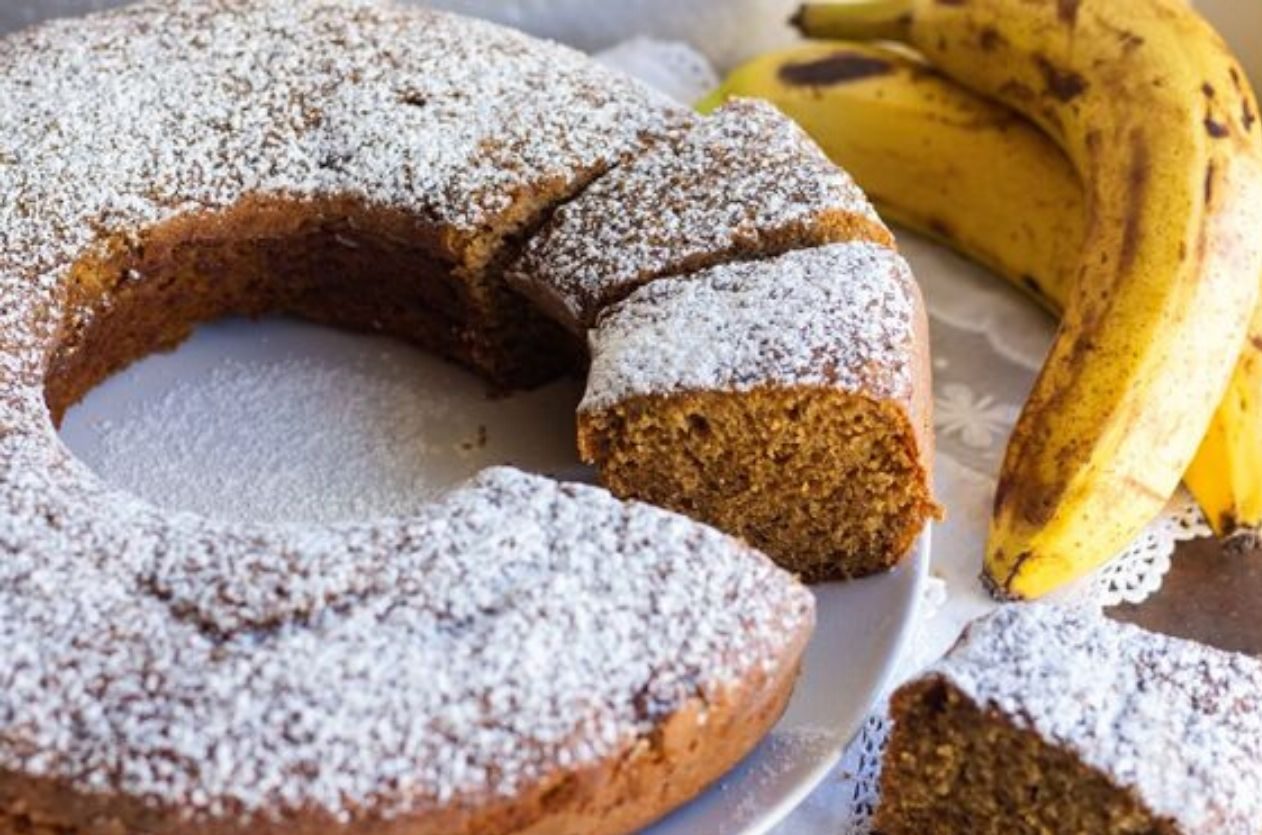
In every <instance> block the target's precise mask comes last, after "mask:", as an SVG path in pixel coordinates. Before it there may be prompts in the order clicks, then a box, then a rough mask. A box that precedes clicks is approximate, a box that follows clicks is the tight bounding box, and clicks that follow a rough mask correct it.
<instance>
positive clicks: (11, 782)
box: [0, 630, 809, 835]
mask: <svg viewBox="0 0 1262 835" xmlns="http://www.w3.org/2000/svg"><path fill="white" fill-rule="evenodd" d="M808 637H809V630H805V631H801V632H799V634H798V636H797V638H796V639H795V641H794V643H793V645H792V646H790V647H788V648H787V650H786V652H784V653H783V655H782V656H781V657H780V658H779V659H778V660H777V662H776V663H775V664H774V665H773V666H771V667H770V668H768V669H767V670H763V671H759V672H758V673H757V674H755V675H752V676H750V677H749V678H748V679H747V680H745V681H744V682H742V683H741V684H740V685H738V686H736V687H734V688H732V689H730V690H725V691H722V692H720V693H718V694H717V695H715V696H714V697H712V698H710V699H708V700H704V701H703V700H699V699H694V700H690V701H689V702H687V703H686V704H684V705H683V706H681V707H680V709H679V710H677V711H675V712H674V713H673V714H672V715H671V716H670V717H669V718H667V719H665V720H664V721H663V722H661V723H660V724H659V726H658V727H657V729H656V730H655V731H654V733H652V734H651V735H648V736H645V737H643V738H639V739H637V740H635V741H634V743H633V744H631V745H630V746H627V747H625V748H623V749H622V750H620V751H618V752H616V753H614V754H611V755H610V756H608V757H607V758H605V760H603V761H602V762H601V763H599V764H597V765H595V766H590V767H587V768H584V769H580V770H576V771H572V772H569V773H566V772H564V771H561V772H558V774H557V779H554V780H549V781H546V782H545V783H543V784H542V785H539V786H537V787H535V788H533V789H531V790H529V791H526V792H523V793H522V794H520V795H518V796H516V797H513V798H511V799H500V800H495V799H492V800H490V801H488V802H487V803H485V804H482V805H480V806H474V807H464V808H451V809H447V810H438V811H433V812H430V813H428V814H425V815H423V816H401V817H398V818H395V819H390V820H383V819H367V820H363V821H359V822H356V823H354V824H350V825H346V824H340V823H339V822H337V821H336V820H332V819H330V818H329V816H328V815H326V814H319V813H316V814H303V813H295V814H292V815H290V816H288V817H286V818H285V819H283V820H280V821H273V820H266V819H260V820H254V821H251V822H249V823H246V824H239V823H223V822H220V823H215V822H206V823H199V822H191V821H186V820H181V819H180V817H179V813H178V812H174V813H171V814H169V815H168V814H164V813H159V812H155V811H154V810H153V809H151V808H147V807H144V806H140V805H138V804H136V803H134V802H130V801H128V800H126V799H125V798H122V797H93V798H85V797H84V796H83V795H81V794H79V793H78V792H75V791H74V790H71V789H67V788H66V787H65V786H64V785H60V784H57V783H55V782H50V781H42V780H32V779H31V778H29V777H26V776H24V775H18V774H12V773H7V772H4V771H0V835H138V833H139V832H140V831H143V832H144V833H146V835H242V833H249V835H324V833H329V832H333V831H336V832H344V833H348V835H350V834H351V833H353V835H484V833H492V832H501V833H513V835H591V833H596V832H601V833H609V834H610V835H617V834H618V833H631V832H635V831H637V830H639V829H640V828H642V827H644V826H646V825H648V824H650V823H652V822H653V821H654V820H656V819H657V818H658V817H660V816H661V814H662V813H663V812H664V811H666V810H670V809H673V808H675V807H677V806H679V805H680V804H681V803H683V802H685V801H687V800H688V799H690V798H691V797H693V796H694V795H696V794H697V793H698V792H700V791H701V790H702V789H704V788H705V787H707V786H708V785H710V784H711V783H712V782H714V780H716V779H717V778H718V777H719V776H721V775H722V774H724V773H725V772H726V771H728V770H729V769H730V768H731V767H732V766H734V765H735V764H736V763H737V762H738V761H739V760H740V759H741V758H742V757H744V756H745V754H746V753H748V751H749V750H750V749H752V748H753V747H754V746H755V745H756V744H757V743H758V741H759V740H761V739H762V737H763V736H764V735H765V734H766V733H767V731H768V730H770V728H771V727H772V725H774V724H775V723H776V721H777V720H778V719H779V718H780V716H781V714H782V713H783V712H784V708H785V706H786V705H787V703H788V700H789V697H790V695H791V694H792V691H793V684H794V682H795V680H796V678H797V674H798V667H799V665H800V662H801V656H802V652H803V651H804V650H805V645H806V640H807V638H808ZM138 827H143V829H139V828H138Z"/></svg>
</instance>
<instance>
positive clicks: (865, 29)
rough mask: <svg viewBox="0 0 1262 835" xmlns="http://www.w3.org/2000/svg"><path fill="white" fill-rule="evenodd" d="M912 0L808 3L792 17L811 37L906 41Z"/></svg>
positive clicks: (796, 24) (821, 38) (855, 0)
mask: <svg viewBox="0 0 1262 835" xmlns="http://www.w3.org/2000/svg"><path fill="white" fill-rule="evenodd" d="M911 11H912V0H832V2H819V3H804V4H802V7H801V8H799V9H798V12H797V14H795V15H794V16H793V18H792V20H791V21H790V22H791V23H792V25H793V26H795V27H797V29H798V31H799V32H801V33H802V34H803V35H805V36H806V37H808V38H813V39H819V40H847V41H906V40H907V38H908V35H909V33H910V30H911Z"/></svg>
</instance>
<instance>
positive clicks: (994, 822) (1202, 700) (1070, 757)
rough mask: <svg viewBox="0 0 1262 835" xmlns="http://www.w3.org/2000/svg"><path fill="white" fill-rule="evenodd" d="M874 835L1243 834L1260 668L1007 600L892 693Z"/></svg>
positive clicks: (1077, 612) (1261, 813) (1251, 827)
mask: <svg viewBox="0 0 1262 835" xmlns="http://www.w3.org/2000/svg"><path fill="white" fill-rule="evenodd" d="M893 716H894V731H893V736H892V738H891V740H890V745H889V749H888V751H887V752H886V755H885V765H884V774H883V778H882V803H881V807H880V810H879V812H878V820H877V828H878V830H879V831H880V832H882V833H884V835H960V833H965V832H967V833H970V835H1027V833H1028V835H1036V834H1037V835H1082V833H1091V835H1141V834H1142V835H1211V834H1212V835H1257V833H1259V832H1262V663H1259V662H1258V661H1255V660H1254V659H1252V658H1248V657H1246V656H1243V655H1233V654H1230V653H1226V652H1221V651H1218V650H1215V649H1211V648H1209V647H1205V646H1201V645H1199V644H1195V643H1192V642H1190V641H1182V640H1178V639H1175V638H1169V637H1166V636H1164V635H1157V634H1153V633H1150V632H1145V631H1143V630H1141V629H1138V628H1136V627H1133V626H1128V625H1123V624H1120V623H1116V622H1114V621H1111V620H1108V619H1107V618H1105V617H1104V616H1103V615H1102V614H1100V613H1099V612H1098V611H1096V610H1090V611H1087V610H1081V609H1076V608H1064V607H1057V606H1051V605H1047V604H1035V605H1030V604H1026V605H1014V606H1009V607H1007V608H1004V609H1002V610H1000V611H999V612H998V613H997V614H995V615H993V616H991V617H989V618H987V619H985V620H982V621H980V622H978V623H976V624H974V625H973V626H972V627H970V629H969V630H968V632H967V634H966V635H965V637H964V639H963V640H962V641H961V642H960V644H959V645H958V646H957V647H956V648H955V649H954V650H953V651H952V652H951V653H950V655H948V657H947V658H946V659H945V660H944V661H942V662H941V663H939V664H938V665H937V666H936V667H934V668H933V669H931V670H930V671H929V672H928V673H927V674H926V675H924V676H923V677H921V678H920V679H919V680H917V681H914V682H912V683H911V684H908V685H906V686H905V687H903V688H902V689H901V690H899V691H898V693H896V694H895V696H894V699H893Z"/></svg>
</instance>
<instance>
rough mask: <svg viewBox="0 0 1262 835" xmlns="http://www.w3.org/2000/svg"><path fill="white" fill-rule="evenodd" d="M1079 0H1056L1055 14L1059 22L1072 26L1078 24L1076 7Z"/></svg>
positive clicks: (1078, 4)
mask: <svg viewBox="0 0 1262 835" xmlns="http://www.w3.org/2000/svg"><path fill="white" fill-rule="evenodd" d="M1080 5H1081V0H1056V16H1057V17H1058V18H1060V22H1061V23H1063V24H1065V25H1066V26H1068V27H1070V28H1073V27H1074V26H1077V25H1078V7H1079V6H1080Z"/></svg>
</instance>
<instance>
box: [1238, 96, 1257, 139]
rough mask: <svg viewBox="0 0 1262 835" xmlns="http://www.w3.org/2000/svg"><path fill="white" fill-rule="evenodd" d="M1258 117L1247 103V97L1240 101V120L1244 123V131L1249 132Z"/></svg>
mask: <svg viewBox="0 0 1262 835" xmlns="http://www.w3.org/2000/svg"><path fill="white" fill-rule="evenodd" d="M1257 121H1258V117H1257V116H1256V115H1255V114H1254V112H1253V106H1252V105H1250V104H1249V99H1248V97H1246V98H1244V99H1241V101H1240V122H1241V124H1243V125H1244V132H1245V133H1249V132H1250V131H1251V130H1253V126H1254V125H1255V124H1257Z"/></svg>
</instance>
